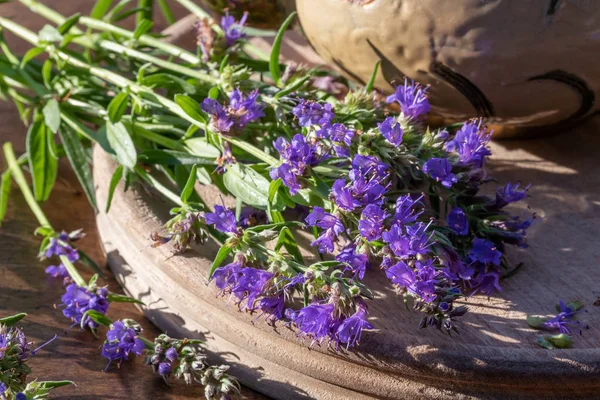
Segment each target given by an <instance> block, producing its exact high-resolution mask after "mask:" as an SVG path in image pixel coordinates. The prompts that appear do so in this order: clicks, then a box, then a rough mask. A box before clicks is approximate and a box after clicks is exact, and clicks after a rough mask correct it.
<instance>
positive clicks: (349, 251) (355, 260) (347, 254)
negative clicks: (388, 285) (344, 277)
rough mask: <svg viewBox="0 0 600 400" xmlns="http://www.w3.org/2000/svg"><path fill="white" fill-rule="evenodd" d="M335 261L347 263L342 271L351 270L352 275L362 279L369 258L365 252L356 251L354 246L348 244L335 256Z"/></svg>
mask: <svg viewBox="0 0 600 400" xmlns="http://www.w3.org/2000/svg"><path fill="white" fill-rule="evenodd" d="M335 259H336V260H337V261H340V262H344V263H346V264H348V266H347V267H346V269H345V270H344V271H348V270H349V271H351V272H352V273H353V274H354V277H358V279H363V278H364V277H365V271H366V269H367V267H368V265H369V258H368V257H367V255H366V254H362V253H357V252H356V246H355V245H353V244H350V245H348V246H346V247H344V249H343V250H342V251H340V253H339V254H338V255H337V256H336V257H335Z"/></svg>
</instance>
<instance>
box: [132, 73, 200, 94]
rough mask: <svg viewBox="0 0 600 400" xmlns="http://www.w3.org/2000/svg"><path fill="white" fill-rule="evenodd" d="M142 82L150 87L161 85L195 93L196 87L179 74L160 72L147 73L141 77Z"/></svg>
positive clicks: (161, 86)
mask: <svg viewBox="0 0 600 400" xmlns="http://www.w3.org/2000/svg"><path fill="white" fill-rule="evenodd" d="M140 84H142V85H144V86H148V87H153V88H156V87H160V88H167V89H174V90H181V91H183V92H185V93H187V94H195V93H196V87H195V86H194V85H192V84H191V83H188V82H187V81H186V80H185V79H181V78H180V77H178V76H175V75H172V74H167V73H164V72H159V73H156V74H152V75H145V76H143V77H141V79H140Z"/></svg>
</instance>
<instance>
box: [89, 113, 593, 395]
mask: <svg viewBox="0 0 600 400" xmlns="http://www.w3.org/2000/svg"><path fill="white" fill-rule="evenodd" d="M599 127H600V119H594V120H592V121H591V122H590V123H588V124H586V125H584V126H582V127H580V128H579V129H578V130H577V131H573V132H569V134H568V136H566V135H563V136H557V137H554V138H550V139H547V140H544V141H523V142H502V143H501V144H494V145H493V146H492V147H493V149H492V150H493V152H494V157H493V159H492V162H491V168H492V172H493V175H494V176H495V177H497V178H499V179H500V180H501V182H502V183H504V182H506V181H512V182H514V181H516V180H519V179H521V180H523V181H525V182H530V181H531V182H534V184H535V186H534V188H533V189H532V190H531V193H532V194H533V197H532V198H531V199H530V200H529V204H530V205H531V208H532V209H533V211H535V212H537V213H538V215H539V216H540V217H541V218H539V220H538V223H537V224H536V225H535V226H534V227H533V228H532V230H531V235H530V244H531V247H530V248H529V249H528V250H526V251H511V252H510V255H509V256H510V259H511V260H513V261H515V262H516V261H524V262H525V267H524V268H523V270H522V271H521V272H519V273H518V274H517V275H516V276H514V277H512V278H510V279H507V280H505V281H503V283H502V284H503V287H504V291H503V292H502V293H501V294H500V295H499V296H497V297H494V298H491V299H488V298H484V297H481V296H475V297H474V298H472V299H470V301H469V302H468V305H469V307H470V313H468V314H467V315H466V316H465V317H464V319H463V320H462V323H461V324H460V326H459V329H460V335H458V336H456V335H455V336H453V337H452V338H450V337H448V336H447V335H444V334H442V333H440V332H438V331H435V330H429V329H427V330H418V328H417V325H418V320H419V318H420V316H419V315H418V313H416V312H412V311H408V310H406V309H405V308H404V306H403V304H402V301H401V299H400V298H399V297H398V296H396V295H395V294H394V293H393V290H392V289H391V288H390V285H389V284H388V282H387V281H386V278H385V276H384V274H383V273H382V272H381V271H378V270H373V271H369V273H368V276H369V279H368V280H367V284H368V285H369V286H370V287H372V288H374V289H375V292H376V294H377V297H378V298H377V300H375V301H372V302H370V303H369V307H370V314H371V319H372V322H373V325H375V326H376V328H377V330H376V331H374V332H369V333H366V334H365V335H363V342H362V343H361V346H360V347H358V348H357V349H356V350H355V351H353V352H348V353H347V352H340V353H335V352H333V351H331V350H329V349H326V348H318V347H316V348H315V347H313V348H312V349H308V348H307V347H306V346H305V345H303V344H302V343H299V342H298V341H297V340H296V336H295V332H293V331H292V330H290V329H288V328H286V327H285V326H284V325H283V324H278V325H277V326H276V327H275V328H273V327H271V326H269V325H268V324H266V323H265V322H264V321H262V320H260V319H258V320H257V318H256V316H251V315H247V314H244V313H241V312H239V311H238V310H237V307H236V306H235V305H234V304H233V303H232V304H229V305H227V304H226V300H224V299H221V298H217V293H216V291H215V288H214V287H213V286H207V273H208V269H209V265H210V261H211V260H212V257H213V256H214V254H215V253H216V251H217V246H216V244H214V243H209V244H207V245H205V246H204V247H202V248H195V249H194V250H193V251H189V252H187V253H185V254H184V255H181V256H174V255H173V254H172V252H171V249H169V248H168V247H167V246H164V247H162V248H158V249H153V248H150V247H149V245H150V241H149V239H148V235H149V234H150V232H152V231H153V230H157V229H159V228H160V225H161V224H162V223H163V222H164V221H165V220H166V218H168V216H167V210H168V209H169V207H170V205H168V204H166V203H164V202H162V201H161V200H160V199H159V198H157V197H156V196H155V195H153V194H152V193H151V192H148V191H146V190H145V189H143V190H138V191H131V192H128V193H122V192H121V191H118V193H117V194H115V198H114V200H113V208H112V209H111V213H110V214H108V215H104V214H101V215H100V216H99V219H98V223H99V229H100V232H101V238H102V240H103V242H104V245H105V247H106V248H107V249H108V250H109V252H108V254H109V263H110V264H111V266H112V268H113V270H114V271H115V274H116V276H117V279H118V280H119V281H121V282H123V284H124V285H125V287H126V288H127V289H128V290H129V291H130V292H131V293H132V294H133V295H136V296H140V298H141V299H142V300H144V301H146V303H147V304H150V305H151V306H150V307H149V309H147V310H146V312H147V313H148V315H150V316H151V318H153V320H154V321H155V323H156V324H157V325H158V326H160V327H162V328H163V329H168V330H171V329H175V330H179V331H182V332H185V333H186V334H187V335H190V336H194V335H197V336H203V335H206V333H205V332H206V331H209V332H210V334H208V335H207V336H206V339H207V340H208V345H209V347H210V348H211V349H212V350H214V352H215V353H216V354H217V355H219V356H220V357H222V358H224V359H226V360H228V361H229V362H239V365H238V366H237V367H238V368H237V370H236V372H237V375H238V376H240V378H242V380H243V381H244V383H245V384H247V385H250V386H251V387H253V388H255V389H257V390H259V391H262V392H264V393H267V394H269V395H272V396H275V397H278V398H285V399H287V398H323V399H335V398H363V397H365V396H366V397H369V396H370V397H378V398H390V399H391V398H407V397H415V396H416V397H418V398H457V397H458V398H472V397H474V398H521V397H523V398H526V397H538V396H544V398H564V397H565V396H570V397H589V398H594V397H596V396H597V393H598V390H599V389H600V338H599V336H598V335H597V324H598V322H599V321H600V309H599V308H598V307H595V306H593V303H594V302H595V301H596V299H597V298H598V295H600V293H598V290H600V289H599V288H598V284H597V282H598V280H599V278H600V269H599V268H598V267H599V264H600V247H599V246H598V239H597V232H598V228H597V226H598V223H599V222H600V213H599V208H600V201H599V200H600V176H599V175H598V174H597V170H598V164H597V152H596V150H595V149H596V148H597V146H598V145H599V144H600V138H599V137H598V135H597V131H598V129H599ZM567 138H568V139H567ZM95 166H96V168H95V178H96V182H97V184H98V197H99V201H100V203H102V202H103V199H105V198H106V182H107V181H108V177H109V176H110V174H111V169H112V166H111V162H110V160H108V159H107V158H106V156H104V155H103V153H101V152H99V151H97V152H96V153H95ZM208 198H209V199H210V200H212V201H213V202H214V199H215V196H214V194H211V195H209V196H208ZM522 207H525V206H524V205H523V206H522ZM515 211H516V212H519V210H518V209H517V210H515ZM523 211H525V209H523ZM117 256H118V257H117ZM559 298H562V299H565V300H567V301H569V300H574V299H578V300H580V301H582V302H583V304H584V305H585V307H586V312H585V313H582V314H581V316H580V319H581V320H583V321H584V322H585V323H587V324H589V326H590V327H591V329H589V330H584V332H583V335H582V336H579V335H577V334H576V337H575V344H574V347H573V348H572V349H568V350H554V351H548V350H544V349H541V348H539V347H538V346H537V345H536V344H535V339H536V337H537V335H538V333H537V332H536V331H534V330H532V329H530V328H528V327H527V324H526V322H525V318H526V316H527V315H528V314H541V315H551V314H554V313H555V310H554V305H555V304H556V303H557V301H558V299H559ZM149 300H150V301H149ZM219 353H220V354H219ZM348 390H350V391H354V393H351V392H348Z"/></svg>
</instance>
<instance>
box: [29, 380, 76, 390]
mask: <svg viewBox="0 0 600 400" xmlns="http://www.w3.org/2000/svg"><path fill="white" fill-rule="evenodd" d="M37 384H38V385H39V386H40V387H41V388H43V389H47V390H51V389H56V388H59V387H62V386H67V385H73V386H77V385H75V382H73V381H41V382H37Z"/></svg>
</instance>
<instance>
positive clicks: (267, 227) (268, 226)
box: [246, 221, 304, 233]
mask: <svg viewBox="0 0 600 400" xmlns="http://www.w3.org/2000/svg"><path fill="white" fill-rule="evenodd" d="M291 226H297V227H302V226H304V224H303V223H302V222H300V221H283V222H276V223H274V224H263V225H258V226H253V227H252V228H246V231H248V232H255V233H259V232H263V231H266V230H274V231H277V230H279V229H283V228H289V227H291Z"/></svg>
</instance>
